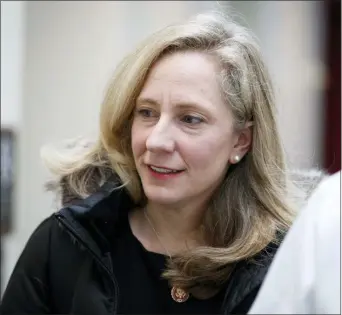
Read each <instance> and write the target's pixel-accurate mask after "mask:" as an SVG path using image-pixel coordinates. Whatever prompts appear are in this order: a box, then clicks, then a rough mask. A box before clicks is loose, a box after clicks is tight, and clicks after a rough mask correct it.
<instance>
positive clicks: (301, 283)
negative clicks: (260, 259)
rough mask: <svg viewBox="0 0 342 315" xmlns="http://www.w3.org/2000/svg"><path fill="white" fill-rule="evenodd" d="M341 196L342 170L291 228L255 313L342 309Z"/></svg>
mask: <svg viewBox="0 0 342 315" xmlns="http://www.w3.org/2000/svg"><path fill="white" fill-rule="evenodd" d="M340 197H341V186H340V173H337V174H335V175H333V176H331V177H329V178H328V179H327V180H325V181H324V182H323V183H322V184H321V185H320V186H319V187H318V188H317V190H316V191H315V192H314V194H313V195H312V197H311V198H310V200H309V202H308V204H307V206H306V208H305V209H303V211H302V212H301V213H300V214H299V216H298V218H297V220H296V221H295V222H294V224H293V226H292V227H291V229H290V230H289V232H288V234H287V236H286V237H285V239H284V241H283V244H282V245H281V246H280V248H279V250H278V252H277V254H276V256H275V258H274V261H273V263H272V265H271V267H270V270H269V272H268V274H267V276H266V278H265V281H264V283H263V285H262V287H261V289H260V292H259V294H258V296H257V298H256V300H255V302H254V304H253V306H252V308H251V310H250V311H249V314H340V299H341V297H340V279H341V278H340V277H341V274H340V260H341V259H340V249H341V246H340V245H341V244H340V220H341V214H340V211H341V210H340Z"/></svg>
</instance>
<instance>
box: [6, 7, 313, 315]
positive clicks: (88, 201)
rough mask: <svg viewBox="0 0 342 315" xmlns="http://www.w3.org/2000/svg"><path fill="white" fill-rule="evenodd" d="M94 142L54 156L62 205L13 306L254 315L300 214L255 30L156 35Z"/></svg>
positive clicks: (51, 162)
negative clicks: (259, 295)
mask: <svg viewBox="0 0 342 315" xmlns="http://www.w3.org/2000/svg"><path fill="white" fill-rule="evenodd" d="M82 146H83V145H82V143H81V144H79V145H78V146H77V147H76V148H75V151H74V150H71V149H70V152H69V154H67V153H68V151H65V152H63V151H62V152H53V151H50V153H49V152H48V151H46V150H45V151H43V153H44V152H45V153H44V154H43V155H44V159H45V161H46V162H47V165H48V166H49V167H50V169H51V170H52V171H53V172H54V173H55V174H56V175H57V179H56V182H57V184H58V185H59V186H60V193H61V199H62V206H61V210H59V211H57V212H56V213H54V214H52V215H51V216H50V217H48V218H47V219H45V220H44V221H43V222H42V223H41V224H40V225H39V226H38V228H37V229H36V230H35V231H34V232H33V234H32V236H31V237H30V239H29V241H28V243H27V244H26V246H25V248H24V250H23V252H22V254H21V256H20V258H19V260H18V262H17V264H16V266H15V268H14V271H13V273H12V275H11V278H10V280H9V283H8V285H7V288H6V291H5V293H4V296H3V300H2V313H3V314H13V313H45V314H47V313H60V314H62V313H63V314H65V313H74V314H133V313H135V314H143V313H145V314H147V313H148V314H157V313H159V314H167V313H170V314H171V313H173V314H200V313H203V314H209V313H211V314H214V313H224V314H229V313H240V314H243V313H247V312H248V310H249V309H250V307H251V305H252V303H253V301H254V298H255V296H256V294H257V293H258V290H259V288H260V285H261V283H262V282H263V279H264V276H265V274H266V272H267V270H268V267H269V265H270V263H271V261H272V257H273V255H274V254H275V252H276V250H277V247H278V244H279V243H280V241H281V239H282V237H283V234H284V233H285V232H286V231H287V230H288V228H289V226H290V225H291V223H292V220H293V217H294V215H295V208H296V207H295V205H294V204H293V202H292V199H291V196H292V188H291V187H292V185H290V180H289V178H290V174H289V172H288V171H287V167H286V164H285V161H284V160H285V159H284V154H283V149H282V146H281V142H280V137H279V132H278V127H277V124H276V116H275V101H274V98H273V93H272V87H271V82H270V78H269V76H268V74H267V70H266V67H265V64H264V62H263V61H262V58H261V54H260V52H259V48H258V46H257V44H256V42H255V40H254V38H253V36H252V35H251V33H249V32H248V31H247V30H246V29H245V28H244V27H242V26H240V25H238V24H236V23H235V22H233V21H232V20H231V19H230V18H228V17H225V16H223V15H222V14H220V13H208V14H201V15H198V16H196V17H195V18H194V19H193V20H191V21H189V22H186V23H184V24H175V25H171V26H168V27H166V28H164V29H162V30H160V31H158V32H156V33H155V34H153V35H152V36H151V37H149V38H148V39H147V40H145V41H144V42H142V44H141V45H139V46H138V48H137V49H136V50H135V51H134V52H133V53H131V54H129V55H128V56H127V57H126V58H124V60H123V61H122V62H121V63H120V65H119V66H118V68H117V70H116V73H115V75H114V79H113V81H112V82H111V84H110V86H109V89H108V92H107V94H106V96H105V99H104V101H103V104H102V108H101V114H100V135H99V139H98V140H97V141H95V142H94V143H92V142H90V143H86V144H85V145H84V146H83V147H82ZM78 149H80V150H78ZM58 185H57V186H58ZM303 191H305V193H308V189H304V188H303ZM304 195H305V194H304Z"/></svg>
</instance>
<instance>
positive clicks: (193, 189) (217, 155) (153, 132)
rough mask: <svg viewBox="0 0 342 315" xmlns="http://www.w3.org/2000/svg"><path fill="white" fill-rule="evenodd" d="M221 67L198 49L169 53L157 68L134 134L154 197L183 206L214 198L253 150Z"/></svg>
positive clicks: (138, 112)
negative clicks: (238, 124)
mask: <svg viewBox="0 0 342 315" xmlns="http://www.w3.org/2000/svg"><path fill="white" fill-rule="evenodd" d="M218 70H219V69H218V68H217V65H216V64H215V62H214V60H212V59H210V57H209V56H207V55H205V54H202V53H195V52H186V53H176V54H172V55H168V56H165V57H163V58H162V59H161V60H159V62H157V63H156V64H155V65H154V66H153V67H152V69H151V71H150V73H149V75H148V77H147V79H146V81H145V84H144V86H143V88H142V91H141V93H140V95H139V96H138V98H137V101H136V108H135V113H134V119H133V124H132V134H131V139H132V150H133V155H134V160H135V163H136V167H137V171H138V173H139V175H140V178H141V181H142V185H143V189H144V192H145V194H146V196H147V198H148V200H149V201H150V202H156V203H159V204H167V205H178V206H179V205H180V204H182V203H189V202H194V201H196V202H198V201H199V200H203V201H205V200H207V199H209V198H210V196H211V194H212V193H213V190H214V189H215V188H216V187H217V186H218V185H219V184H220V183H221V181H222V180H223V178H224V176H225V174H226V171H227V168H228V165H229V163H230V162H231V163H234V157H235V156H236V155H239V156H240V157H242V155H243V154H244V152H245V151H246V150H247V149H246V147H247V146H246V139H247V138H246V137H242V138H241V133H237V132H235V131H234V128H233V116H232V114H231V112H230V110H229V108H228V106H227V105H226V104H225V103H224V102H223V100H222V98H221V91H220V87H219V84H218V82H217V76H216V75H217V73H218ZM243 139H245V140H243ZM244 148H245V149H246V150H245V151H244ZM243 151H244V152H243Z"/></svg>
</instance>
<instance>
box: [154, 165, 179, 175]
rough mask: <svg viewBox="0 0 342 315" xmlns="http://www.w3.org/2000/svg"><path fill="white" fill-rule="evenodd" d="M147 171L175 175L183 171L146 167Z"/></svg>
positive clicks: (161, 167)
mask: <svg viewBox="0 0 342 315" xmlns="http://www.w3.org/2000/svg"><path fill="white" fill-rule="evenodd" d="M148 167H149V169H150V170H152V171H154V172H156V173H159V174H176V173H180V172H182V171H184V170H177V169H172V168H168V167H164V166H155V165H148Z"/></svg>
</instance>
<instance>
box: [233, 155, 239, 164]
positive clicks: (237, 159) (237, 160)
mask: <svg viewBox="0 0 342 315" xmlns="http://www.w3.org/2000/svg"><path fill="white" fill-rule="evenodd" d="M234 161H235V162H236V163H237V162H239V161H240V157H239V156H238V155H235V156H234Z"/></svg>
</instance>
